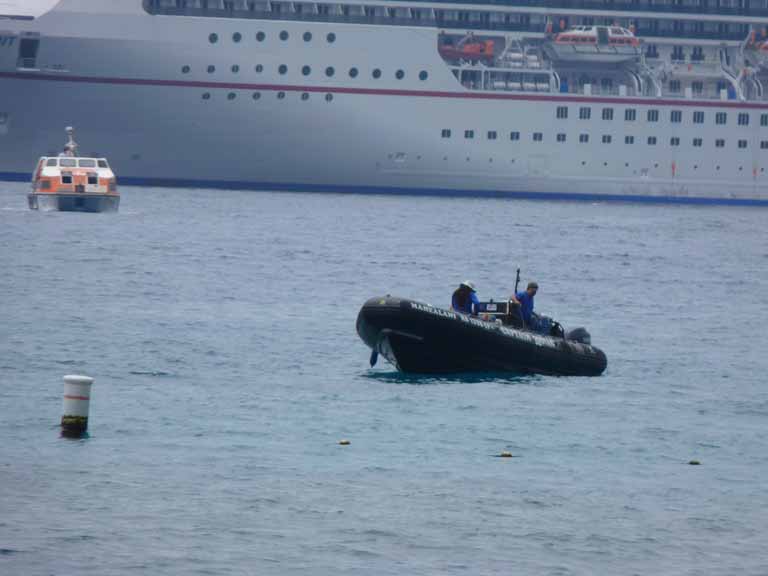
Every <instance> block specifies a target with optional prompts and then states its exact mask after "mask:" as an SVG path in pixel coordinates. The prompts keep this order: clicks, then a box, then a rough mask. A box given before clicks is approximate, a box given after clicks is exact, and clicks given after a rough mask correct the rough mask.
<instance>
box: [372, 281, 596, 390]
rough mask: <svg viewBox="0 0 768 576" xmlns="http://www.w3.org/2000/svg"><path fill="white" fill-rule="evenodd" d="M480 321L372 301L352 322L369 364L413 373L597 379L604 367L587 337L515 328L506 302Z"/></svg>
mask: <svg viewBox="0 0 768 576" xmlns="http://www.w3.org/2000/svg"><path fill="white" fill-rule="evenodd" d="M481 310H484V312H483V314H482V316H483V317H484V318H485V319H483V318H478V317H471V316H467V315H465V314H459V313H457V312H453V311H452V310H445V309H443V308H437V307H435V306H430V305H428V304H423V303H421V302H416V301H414V300H408V299H405V298H394V297H391V296H382V297H378V298H371V299H370V300H368V301H367V302H366V303H365V304H364V305H363V307H362V308H361V310H360V313H359V314H358V316H357V333H358V335H359V336H360V338H361V339H362V340H363V342H365V343H366V344H367V345H368V347H369V348H371V350H372V353H371V364H375V362H376V359H377V357H378V355H379V354H380V355H382V356H384V358H386V359H387V360H388V361H389V362H391V363H392V364H393V365H394V366H395V367H397V369H398V370H401V371H403V372H413V373H459V372H515V373H519V374H557V375H573V376H598V375H600V374H602V373H603V371H604V370H605V368H606V366H607V360H606V357H605V354H604V353H603V352H602V350H600V349H598V348H595V347H594V346H592V345H591V341H590V337H589V333H588V332H587V331H586V330H584V329H583V328H577V329H575V330H572V331H570V332H569V333H567V334H566V333H565V332H564V331H563V330H562V328H560V327H559V325H558V324H557V323H554V325H553V326H554V327H556V328H557V329H553V330H552V331H551V333H549V334H540V333H538V332H532V331H529V330H526V329H523V328H521V327H519V325H518V327H515V326H514V324H515V323H513V322H505V318H510V317H512V316H513V315H512V314H511V310H512V308H511V307H510V304H509V303H507V302H501V303H498V304H495V303H492V302H490V303H483V304H481Z"/></svg>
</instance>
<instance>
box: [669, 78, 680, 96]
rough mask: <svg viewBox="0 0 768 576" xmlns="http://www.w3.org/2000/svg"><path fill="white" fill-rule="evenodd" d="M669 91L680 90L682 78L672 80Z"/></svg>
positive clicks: (675, 91) (676, 91)
mask: <svg viewBox="0 0 768 576" xmlns="http://www.w3.org/2000/svg"><path fill="white" fill-rule="evenodd" d="M669 91H670V92H672V93H674V94H677V93H678V92H680V80H671V81H670V82H669Z"/></svg>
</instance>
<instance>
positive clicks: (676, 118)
mask: <svg viewBox="0 0 768 576" xmlns="http://www.w3.org/2000/svg"><path fill="white" fill-rule="evenodd" d="M669 121H670V122H672V123H673V124H679V123H680V122H682V121H683V112H682V110H672V111H671V112H670V113H669Z"/></svg>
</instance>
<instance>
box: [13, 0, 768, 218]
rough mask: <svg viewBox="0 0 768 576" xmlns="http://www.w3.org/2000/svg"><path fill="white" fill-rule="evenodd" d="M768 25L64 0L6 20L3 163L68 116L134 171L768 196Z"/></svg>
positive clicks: (712, 18) (517, 5) (745, 16)
mask: <svg viewBox="0 0 768 576" xmlns="http://www.w3.org/2000/svg"><path fill="white" fill-rule="evenodd" d="M767 28H768V1H766V0H761V1H752V0H732V1H731V0H669V1H666V2H660V1H659V0H602V1H601V0H584V1H568V2H566V1H560V2H558V1H537V0H526V1H520V2H512V1H510V2H504V3H498V2H495V3H490V2H489V3H480V2H471V3H470V2H468V3H457V2H399V1H387V0H350V1H345V2H339V1H335V2H288V1H264V0H259V1H252V0H238V1H227V0H145V1H143V2H142V1H141V0H110V1H105V0H62V1H61V2H59V3H58V4H57V5H56V6H55V7H54V8H53V9H51V10H50V11H48V12H46V13H45V14H43V15H42V16H40V17H38V18H31V19H18V18H15V19H6V20H2V19H0V94H2V97H0V173H2V176H4V177H5V178H11V179H24V180H26V179H28V178H29V174H28V172H27V170H28V165H29V161H30V158H31V157H36V155H37V154H38V153H39V151H40V150H41V149H42V150H45V149H46V148H50V147H51V146H52V145H55V143H56V139H57V138H56V136H57V134H56V126H60V125H61V123H62V121H63V122H65V123H67V124H75V125H77V126H78V131H79V133H80V134H82V135H83V136H84V139H85V140H86V141H87V142H89V143H91V144H92V145H93V147H94V149H93V150H92V151H90V152H89V154H91V155H93V156H98V155H99V153H104V154H108V155H109V156H110V158H111V164H112V165H114V166H116V168H117V170H118V171H119V172H120V174H121V180H122V181H123V182H124V183H129V184H130V183H139V184H153V185H196V186H211V187H248V188H266V189H288V190H318V191H325V190H329V191H361V192H364V191H373V192H384V193H431V194H484V195H499V196H518V197H546V198H590V199H592V198H605V199H632V200H645V199H651V200H665V201H666V200H672V201H684V202H731V203H757V204H759V203H764V204H768V174H766V168H768V95H767V94H766V88H768V30H767ZM53 119H56V121H55V122H54V121H53ZM107 119H108V121H107ZM115 134H119V135H120V136H119V138H115V137H114V135H115Z"/></svg>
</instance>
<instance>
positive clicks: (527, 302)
mask: <svg viewBox="0 0 768 576" xmlns="http://www.w3.org/2000/svg"><path fill="white" fill-rule="evenodd" d="M538 291H539V285H538V284H536V282H528V287H527V288H526V289H525V290H524V291H520V292H518V293H517V294H515V296H514V300H515V301H516V302H518V303H519V304H520V314H521V316H522V317H523V322H524V323H525V327H526V328H530V329H531V330H536V328H537V324H538V322H537V318H536V314H534V313H533V297H534V296H536V292H538Z"/></svg>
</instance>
